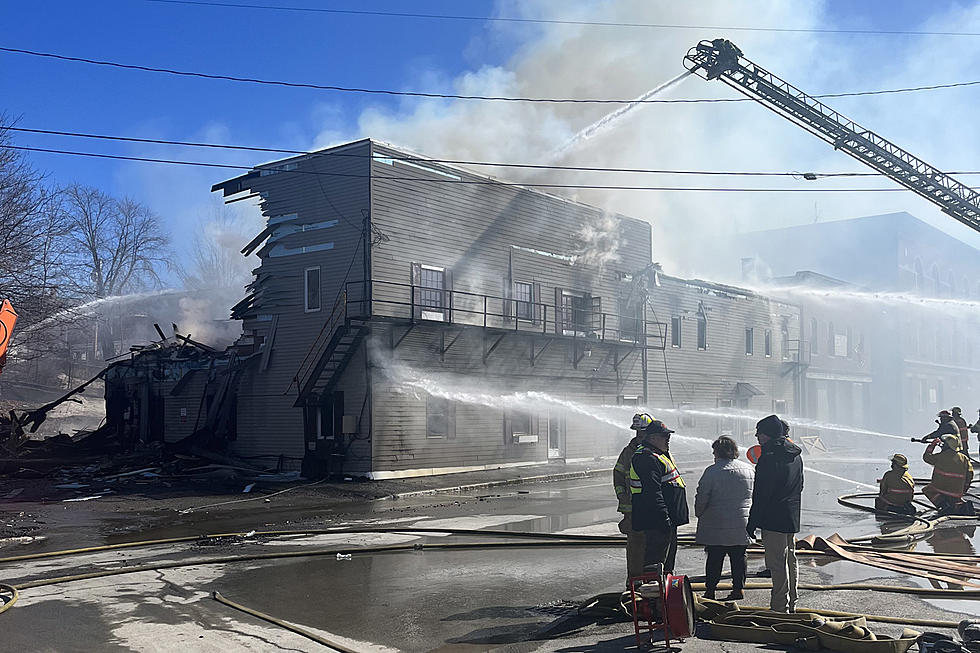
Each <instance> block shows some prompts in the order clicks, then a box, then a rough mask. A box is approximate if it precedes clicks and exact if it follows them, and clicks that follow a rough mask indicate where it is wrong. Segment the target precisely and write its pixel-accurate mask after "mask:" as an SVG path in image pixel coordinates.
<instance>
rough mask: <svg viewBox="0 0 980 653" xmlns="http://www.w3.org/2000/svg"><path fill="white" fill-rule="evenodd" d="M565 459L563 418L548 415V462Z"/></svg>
mask: <svg viewBox="0 0 980 653" xmlns="http://www.w3.org/2000/svg"><path fill="white" fill-rule="evenodd" d="M564 458H565V417H564V416H562V415H555V414H554V413H552V414H551V415H548V460H556V459H564Z"/></svg>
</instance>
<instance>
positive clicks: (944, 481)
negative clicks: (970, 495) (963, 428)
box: [922, 433, 973, 514]
mask: <svg viewBox="0 0 980 653" xmlns="http://www.w3.org/2000/svg"><path fill="white" fill-rule="evenodd" d="M940 443H942V448H941V450H940V451H939V453H933V450H934V449H935V448H936V447H937V446H939V445H940ZM922 460H924V461H925V462H926V463H928V464H930V465H932V479H931V480H930V481H929V485H927V486H925V488H923V490H922V494H924V495H925V496H926V498H928V499H929V501H931V502H932V503H933V505H934V506H936V508H938V509H939V511H940V513H947V514H949V513H958V512H959V511H961V510H966V508H967V507H968V506H969V504H966V503H964V502H963V494H965V493H966V491H967V490H968V489H969V487H970V483H972V482H973V465H971V464H970V459H969V458H967V457H966V456H965V455H964V454H963V453H962V452H961V451H960V436H959V435H958V434H957V435H952V434H949V433H947V434H946V435H943V437H942V439H941V440H933V441H932V442H930V443H929V446H928V447H926V450H925V453H923V454H922Z"/></svg>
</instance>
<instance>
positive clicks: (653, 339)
mask: <svg viewBox="0 0 980 653" xmlns="http://www.w3.org/2000/svg"><path fill="white" fill-rule="evenodd" d="M345 295H346V316H347V318H348V319H354V320H367V319H372V318H377V319H385V320H395V321H402V322H407V323H412V324H418V323H428V324H431V325H438V324H444V325H447V326H448V325H452V326H460V327H479V328H483V329H489V330H494V331H512V332H519V333H525V334H528V335H533V334H540V335H542V336H549V337H555V336H559V337H569V338H574V339H587V340H592V341H597V342H611V343H617V344H627V345H631V346H635V347H647V348H650V349H663V348H664V345H665V342H666V337H667V326H666V324H665V323H663V322H656V321H651V320H647V319H646V317H645V311H644V310H642V306H641V307H640V310H637V312H636V313H635V314H633V315H620V314H617V313H610V312H604V311H602V310H601V308H600V302H599V301H598V298H594V297H588V296H585V295H576V294H567V295H563V296H562V297H561V303H560V304H558V305H556V304H555V303H554V302H550V303H549V302H543V301H534V299H532V298H525V299H518V298H513V297H501V296H495V295H485V294H480V293H474V292H468V291H463V290H448V289H441V288H431V287H426V286H418V285H414V284H407V283H396V282H392V281H379V280H370V281H354V282H349V283H348V284H347V287H346V293H345Z"/></svg>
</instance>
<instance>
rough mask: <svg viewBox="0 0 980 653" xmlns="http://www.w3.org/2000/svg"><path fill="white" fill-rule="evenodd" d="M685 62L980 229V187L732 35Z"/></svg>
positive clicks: (705, 44) (704, 45) (699, 48)
mask: <svg viewBox="0 0 980 653" xmlns="http://www.w3.org/2000/svg"><path fill="white" fill-rule="evenodd" d="M684 67H685V68H687V69H688V70H689V71H691V72H692V73H697V74H698V75H699V76H701V77H703V78H705V79H709V80H710V79H720V80H722V81H723V82H725V83H726V84H728V85H729V86H731V87H732V88H734V89H736V90H738V91H739V92H741V93H743V94H744V95H747V96H748V97H750V98H752V99H753V100H756V101H757V102H759V103H760V104H762V105H763V106H765V107H767V108H769V109H771V110H773V111H775V112H776V113H778V114H780V115H782V116H783V117H784V118H786V119H788V120H790V121H792V122H794V123H796V124H797V125H799V126H800V127H803V128H804V129H806V130H808V131H810V132H812V133H813V134H815V135H817V136H819V137H820V138H822V139H823V140H825V141H827V142H828V143H830V144H831V145H833V146H834V149H837V150H843V151H844V152H847V153H848V154H850V155H851V156H852V157H854V158H855V159H858V160H859V161H862V162H863V163H865V164H866V165H868V166H870V167H872V168H874V169H875V170H877V171H878V172H881V173H882V174H884V175H887V176H888V177H890V178H892V179H893V180H895V181H897V182H898V183H900V184H901V185H903V186H905V187H906V188H908V189H909V190H912V191H915V192H916V193H918V194H919V195H921V196H922V197H924V198H926V199H928V200H930V201H932V202H933V203H935V204H936V205H938V206H939V208H941V209H942V211H943V212H944V213H946V214H948V215H950V216H951V217H953V218H955V219H956V220H959V221H960V222H962V223H963V224H965V225H966V226H968V227H970V228H971V229H974V230H976V231H980V193H976V192H974V191H973V190H972V189H971V188H969V187H968V186H966V185H965V184H962V183H960V182H959V181H957V180H956V179H953V178H952V177H950V176H949V175H947V174H945V173H943V172H942V171H941V170H939V169H937V168H935V167H933V166H931V165H929V164H928V163H926V162H925V161H923V160H922V159H919V158H918V157H916V156H914V155H913V154H911V153H909V152H906V151H905V150H903V149H902V148H900V147H899V146H897V145H895V144H894V143H892V142H891V141H889V140H887V139H885V138H883V137H881V136H879V135H878V134H876V133H874V132H873V131H871V130H869V129H866V128H864V127H862V126H861V125H859V124H857V123H856V122H854V121H853V120H851V119H850V118H847V117H845V116H843V115H841V114H840V113H838V112H837V111H834V110H833V109H831V108H830V107H828V106H827V105H826V104H824V103H822V102H820V101H819V100H817V99H816V98H814V97H813V96H811V95H807V94H806V93H804V92H803V91H801V90H800V89H798V88H796V87H795V86H793V85H792V84H790V83H789V82H787V81H785V80H783V79H780V78H779V77H777V76H776V75H774V74H772V73H771V72H769V71H768V70H766V69H764V68H762V67H761V66H758V65H757V64H755V63H753V62H751V61H749V60H748V59H746V58H745V57H744V56H743V55H742V51H741V50H739V49H738V47H736V46H735V45H734V44H733V43H732V42H731V41H729V40H727V39H714V40H712V41H701V42H700V43H698V44H697V45H696V46H694V47H693V48H691V49H690V50H688V52H687V55H685V57H684Z"/></svg>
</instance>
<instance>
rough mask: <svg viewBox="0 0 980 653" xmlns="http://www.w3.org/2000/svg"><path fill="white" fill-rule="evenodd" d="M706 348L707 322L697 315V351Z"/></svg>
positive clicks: (703, 317) (702, 316)
mask: <svg viewBox="0 0 980 653" xmlns="http://www.w3.org/2000/svg"><path fill="white" fill-rule="evenodd" d="M707 348H708V320H707V318H705V316H704V315H703V314H702V315H698V349H700V350H702V351H703V350H705V349H707Z"/></svg>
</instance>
